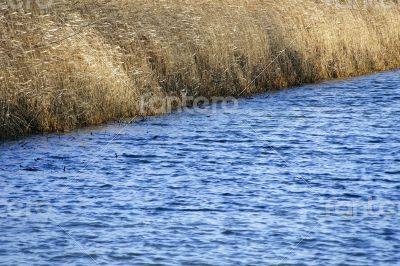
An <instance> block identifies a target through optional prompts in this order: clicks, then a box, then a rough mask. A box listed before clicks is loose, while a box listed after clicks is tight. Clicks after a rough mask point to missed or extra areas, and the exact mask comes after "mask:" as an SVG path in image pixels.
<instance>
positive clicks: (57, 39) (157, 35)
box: [0, 0, 400, 138]
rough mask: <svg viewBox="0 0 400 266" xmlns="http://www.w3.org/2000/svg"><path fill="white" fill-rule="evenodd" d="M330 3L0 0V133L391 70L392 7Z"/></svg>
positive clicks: (399, 27)
mask: <svg viewBox="0 0 400 266" xmlns="http://www.w3.org/2000/svg"><path fill="white" fill-rule="evenodd" d="M10 1H11V0H10ZM24 1H26V0H24ZM332 3H333V2H332V1H326V2H324V1H317V0H301V1H300V0H281V1H275V0H219V1H209V0H197V1H195V0H163V1H162V0H152V1H149V0H135V1H130V0H107V1H106V0H79V1H78V0H77V1H61V0H59V1H57V0H53V1H50V2H49V4H48V5H47V6H45V7H44V6H43V5H39V4H36V2H35V0H31V2H29V5H27V2H24V4H23V5H22V6H19V7H15V6H10V3H9V0H7V1H5V0H0V138H9V137H18V136H21V135H23V134H27V133H30V132H56V131H67V130H71V129H73V128H76V127H81V126H85V125H94V124H100V123H104V122H106V121H110V120H118V119H124V118H128V117H135V116H148V115H155V114H158V113H159V112H160V111H158V110H154V109H152V108H142V107H143V106H142V107H140V106H139V105H140V104H141V103H143V102H146V101H147V99H150V98H151V97H167V96H179V95H180V93H181V91H182V90H184V91H185V93H187V94H188V95H191V96H205V97H213V96H235V97H237V96H244V95H249V94H254V93H260V92H265V91H269V90H273V89H278V88H282V87H287V86H292V85H298V84H302V83H311V82H316V81H320V80H326V79H333V78H343V77H349V76H356V75H362V74H366V73H370V72H374V71H383V70H388V69H394V68H398V67H399V66H400V49H399V48H400V8H399V4H398V3H397V2H396V1H384V2H383V1H379V2H378V1H377V2H373V1H368V2H365V3H364V2H362V1H356V2H355V1H351V2H350V1H338V2H337V3H336V4H332Z"/></svg>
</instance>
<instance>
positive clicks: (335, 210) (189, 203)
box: [0, 72, 400, 265]
mask: <svg viewBox="0 0 400 266" xmlns="http://www.w3.org/2000/svg"><path fill="white" fill-rule="evenodd" d="M115 133H119V134H117V135H116V134H115ZM64 168H65V171H64ZM0 178H1V179H0V182H1V201H0V206H1V216H0V228H1V230H0V264H1V265H97V264H99V265H141V264H142V265H177V264H178V265H179V264H182V265H271V264H281V265H398V264H399V263H400V255H399V254H400V252H399V251H400V229H399V224H400V219H399V207H398V206H399V205H400V201H399V200H400V193H399V192H400V72H391V73H382V74H377V75H374V76H368V77H362V78H358V79H353V80H346V81H336V82H328V83H324V84H320V85H308V86H303V87H300V88H296V89H290V90H285V91H281V92H278V93H275V94H273V95H271V96H270V97H267V96H266V95H264V96H258V97H255V98H251V99H243V100H241V101H240V102H239V105H238V107H234V106H230V107H229V108H223V109H222V108H218V106H217V108H215V106H208V107H204V108H203V110H202V111H201V112H199V111H198V110H197V111H196V112H195V111H187V112H183V113H175V114H171V115H168V116H164V117H157V118H151V119H148V120H145V121H141V122H137V123H134V124H131V125H128V126H125V125H110V126H107V127H104V128H100V129H99V128H97V129H95V130H81V131H78V132H75V133H71V134H66V135H62V136H56V135H52V136H48V137H47V136H34V137H31V138H28V139H25V140H23V141H18V142H11V143H6V144H3V145H1V146H0Z"/></svg>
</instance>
